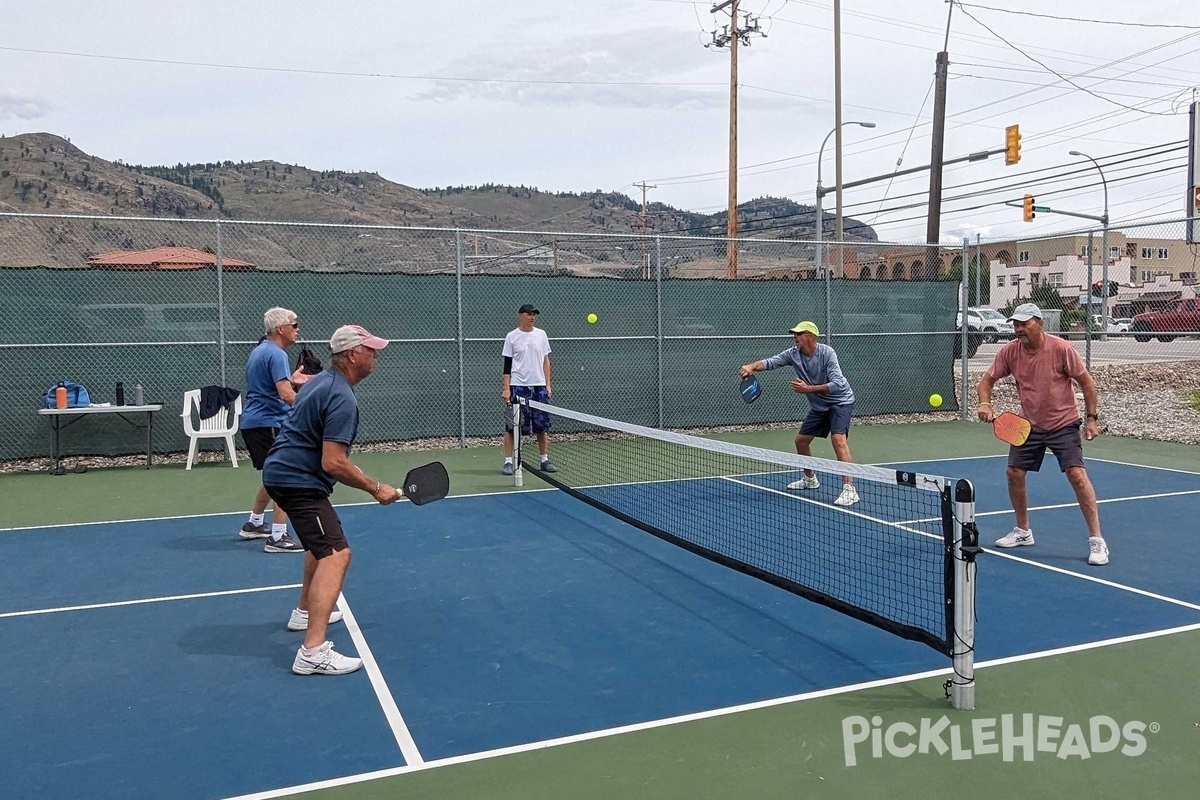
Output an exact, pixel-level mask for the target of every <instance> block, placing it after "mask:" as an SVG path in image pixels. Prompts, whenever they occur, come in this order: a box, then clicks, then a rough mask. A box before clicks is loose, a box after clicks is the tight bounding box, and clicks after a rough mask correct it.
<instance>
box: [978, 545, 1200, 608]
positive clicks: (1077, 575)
mask: <svg viewBox="0 0 1200 800" xmlns="http://www.w3.org/2000/svg"><path fill="white" fill-rule="evenodd" d="M983 552H985V553H987V554H988V555H992V556H997V557H999V558H1006V559H1008V560H1009V561H1016V562H1017V563H1018V564H1027V565H1029V566H1031V567H1037V568H1038V569H1044V570H1048V571H1050V572H1057V573H1058V574H1059V575H1069V576H1070V577H1072V578H1079V579H1080V580H1083V581H1091V582H1092V583H1097V584H1100V585H1101V586H1107V587H1108V588H1110V589H1120V590H1121V591H1125V592H1129V593H1130V594H1136V595H1141V596H1142V597H1149V598H1150V599H1152V600H1160V601H1162V602H1164V603H1170V604H1172V605H1176V606H1182V607H1184V608H1190V609H1192V610H1193V611H1200V605H1197V604H1195V603H1189V602H1187V601H1186V600H1177V599H1175V598H1174V597H1167V596H1166V595H1165V594H1157V593H1155V592H1148V591H1146V590H1145V589H1138V588H1137V587H1135V586H1129V585H1127V584H1124V583H1117V582H1115V581H1106V580H1104V579H1103V578H1097V577H1095V576H1093V575H1088V574H1086V573H1083V572H1073V571H1071V570H1069V569H1064V568H1063V567H1055V566H1053V565H1051V564H1044V563H1042V562H1041V561H1033V560H1031V559H1028V558H1021V557H1020V556H1015V555H1013V554H1012V553H1006V552H1004V551H1002V550H994V549H992V548H990V547H985V548H983Z"/></svg>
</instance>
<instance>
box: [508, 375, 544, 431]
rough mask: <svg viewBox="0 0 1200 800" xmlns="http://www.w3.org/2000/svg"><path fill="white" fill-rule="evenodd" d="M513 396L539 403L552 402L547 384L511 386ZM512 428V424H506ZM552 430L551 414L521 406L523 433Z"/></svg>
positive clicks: (509, 428)
mask: <svg viewBox="0 0 1200 800" xmlns="http://www.w3.org/2000/svg"><path fill="white" fill-rule="evenodd" d="M509 388H510V389H512V394H513V397H523V398H525V399H526V400H535V401H537V402H539V403H546V404H547V405H548V404H549V403H550V394H549V392H547V391H546V387H545V386H510V387H509ZM505 428H506V429H507V430H510V431H511V430H512V424H511V423H510V424H508V425H506V426H505ZM549 430H550V415H549V414H548V413H546V412H545V411H541V410H539V409H536V408H528V407H522V408H521V433H522V434H523V435H525V436H528V435H529V434H531V433H546V432H547V431H549Z"/></svg>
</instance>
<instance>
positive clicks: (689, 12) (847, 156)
mask: <svg viewBox="0 0 1200 800" xmlns="http://www.w3.org/2000/svg"><path fill="white" fill-rule="evenodd" d="M10 5H11V7H10V8H7V9H6V10H5V24H4V25H3V27H2V28H0V75H2V76H4V77H0V133H3V134H6V135H13V134H17V133H28V132H35V131H45V132H49V133H54V134H57V135H60V136H64V137H68V138H70V139H71V141H72V142H73V143H74V144H75V145H76V146H78V147H80V148H82V149H83V150H84V151H86V152H88V153H91V154H93V155H96V156H99V157H101V158H105V159H108V160H110V161H116V160H121V161H124V162H126V163H129V164H145V165H150V164H176V163H179V162H184V163H189V162H204V161H221V160H227V159H228V160H233V161H253V160H261V159H274V160H277V161H280V162H284V163H293V164H301V165H304V166H307V167H310V168H315V169H340V170H347V171H358V170H361V171H367V172H376V173H378V174H380V175H381V176H383V177H384V178H387V179H388V180H392V181H395V182H397V183H402V184H405V185H408V186H413V187H419V188H428V187H435V186H452V185H463V184H466V185H472V184H483V183H503V184H515V185H526V186H536V187H538V188H539V189H543V190H547V191H573V192H588V191H592V190H595V189H601V190H606V191H621V192H624V193H626V194H628V195H630V196H631V197H634V198H635V199H638V200H640V199H641V190H640V189H639V188H637V187H636V186H635V184H639V183H645V184H648V185H652V186H654V188H652V189H649V190H648V191H647V198H648V200H650V201H659V202H663V203H667V204H670V205H673V206H676V207H679V208H684V209H688V210H692V211H698V212H704V213H711V212H715V211H719V210H722V209H724V208H725V207H726V204H727V202H728V167H729V81H730V58H729V49H728V48H727V47H726V48H718V47H711V46H709V47H706V46H705V45H706V44H707V45H711V44H712V42H713V31H714V30H715V29H719V28H720V27H721V26H724V25H728V24H729V16H728V14H727V13H726V12H724V11H720V12H716V13H714V12H713V11H712V9H713V5H714V4H713V3H696V2H688V0H591V1H590V2H581V1H580V0H523V2H520V3H517V2H497V0H439V2H437V3H425V4H416V3H410V2H399V3H397V2H387V3H384V2H375V1H373V0H360V2H357V3H345V4H338V3H328V2H311V1H310V0H250V1H249V2H247V1H246V0H240V2H231V1H230V0H208V2H205V3H202V4H201V3H187V4H184V3H178V2H168V3H163V2H146V1H145V0H123V1H122V2H121V3H95V2H78V1H77V0H60V2H58V3H55V17H56V19H57V21H56V22H53V23H51V21H50V20H49V19H48V17H47V16H46V14H45V12H44V9H43V8H42V7H41V6H40V5H39V4H36V3H21V4H10ZM989 6H992V7H991V8H989ZM1187 7H1188V6H1187V4H1186V3H1180V2H1179V0H1170V2H1168V1H1167V0H1142V2H1139V3H1136V4H1132V5H1131V4H1129V3H1127V2H1115V0H1057V2H1055V3H1046V2H1034V1H1033V0H1006V2H1004V3H998V2H995V0H980V3H979V4H978V5H975V4H973V3H962V4H956V5H955V6H954V8H953V11H951V6H950V5H948V4H947V3H946V2H943V0H844V2H842V3H841V17H840V22H841V24H840V27H841V65H842V68H841V79H842V80H841V83H842V119H843V121H844V123H851V122H856V121H868V122H874V123H875V124H876V127H875V128H873V129H865V128H861V127H857V126H854V125H849V124H846V125H844V127H843V140H844V144H843V159H842V179H843V182H847V183H848V182H851V181H855V180H861V179H864V178H871V177H877V176H885V175H888V174H889V173H891V172H893V171H894V170H896V169H897V164H898V163H899V164H900V167H899V168H901V169H906V168H911V167H920V166H923V165H927V164H929V162H930V145H931V137H930V131H931V125H930V121H931V119H932V115H933V105H934V103H933V93H932V91H931V89H932V86H933V74H934V64H935V58H936V54H937V52H938V51H939V50H942V49H943V47H945V48H946V50H947V52H948V53H949V58H950V80H949V83H948V89H947V104H946V108H947V124H946V136H945V157H946V158H947V159H950V158H955V157H960V156H965V155H968V154H970V153H973V152H978V151H981V150H987V149H995V148H999V147H1003V145H1004V137H1005V127H1006V126H1008V125H1014V124H1016V125H1019V126H1020V129H1021V134H1022V159H1021V162H1020V164H1018V165H1015V166H1009V167H1006V166H1005V165H1004V158H1003V155H999V156H992V157H991V158H990V159H989V160H987V161H980V162H974V163H969V164H960V165H954V166H950V167H947V168H946V170H945V174H944V183H945V187H946V188H945V190H944V193H943V194H944V198H945V199H944V202H943V219H942V225H941V238H942V240H943V241H955V240H961V238H962V237H964V236H967V237H970V238H972V239H974V238H975V236H976V235H981V236H983V237H984V238H985V239H987V238H993V239H994V238H1000V237H1030V236H1038V235H1048V234H1051V233H1053V232H1055V231H1060V230H1065V229H1074V228H1079V227H1080V226H1085V225H1089V224H1090V223H1088V222H1086V221H1085V220H1082V219H1077V218H1072V217H1069V216H1065V215H1057V214H1048V213H1040V214H1039V215H1038V218H1037V219H1036V220H1035V221H1034V222H1032V223H1025V222H1023V221H1022V219H1021V209H1020V208H1013V207H1007V206H1005V205H1004V203H1005V202H1006V201H1007V202H1019V201H1020V199H1021V197H1022V195H1023V194H1025V193H1031V194H1034V195H1035V197H1038V200H1037V202H1038V204H1039V205H1050V206H1051V207H1053V208H1060V209H1063V210H1070V211H1075V212H1077V213H1085V214H1092V215H1099V214H1100V213H1101V212H1102V210H1103V204H1104V199H1103V188H1102V186H1101V185H1099V180H1098V172H1097V170H1096V168H1095V167H1094V166H1092V165H1091V162H1088V161H1086V160H1084V159H1081V158H1078V157H1074V156H1070V155H1069V152H1070V151H1071V150H1078V151H1081V152H1084V153H1087V154H1088V155H1089V156H1091V157H1092V158H1095V159H1096V160H1097V161H1098V162H1099V164H1100V166H1101V169H1103V170H1104V174H1105V177H1106V179H1107V181H1108V196H1109V201H1108V202H1109V210H1110V217H1111V219H1112V222H1113V224H1114V225H1118V224H1121V223H1123V222H1130V221H1133V220H1145V219H1178V218H1181V217H1182V216H1183V214H1184V207H1185V195H1186V187H1187V176H1186V163H1187V160H1186V150H1185V149H1184V147H1183V142H1184V141H1185V140H1186V139H1187V138H1188V135H1189V123H1188V108H1189V106H1190V104H1191V103H1192V102H1193V100H1194V99H1196V97H1195V93H1194V91H1193V87H1196V86H1200V15H1198V14H1195V13H1188V12H1187V11H1186V9H1187ZM998 8H1005V9H1011V10H1017V11H1024V12H1028V13H1029V14H1043V15H1055V16H1059V17H1072V18H1076V19H1075V20H1060V19H1049V18H1046V17H1037V16H1028V15H1024V14H1011V13H1003V12H1002V11H998V10H995V9H998ZM745 13H749V14H751V15H752V17H753V18H755V19H757V24H758V27H759V29H760V31H761V34H765V36H764V35H761V34H751V35H750V46H749V47H745V46H741V47H739V48H738V85H739V89H738V106H739V110H738V164H739V169H738V182H737V185H738V199H739V201H742V202H745V201H748V200H751V199H752V198H755V197H762V196H774V197H788V198H791V199H793V200H795V201H797V202H800V203H812V202H813V198H814V192H815V187H816V181H817V153H818V151H819V150H820V148H821V144H822V141H823V140H824V139H825V137H826V135H827V134H829V133H830V131H831V130H832V129H833V127H834V121H835V106H834V83H835V81H834V77H835V70H834V36H833V23H834V10H833V2H832V0H739V25H741V26H744V25H745V20H744V18H742V15H743V14H745ZM1082 20H1099V21H1109V22H1119V23H1123V24H1121V25H1114V24H1096V23H1092V22H1085V21H1082ZM948 22H949V36H948V39H947V23H948ZM1189 26H1190V27H1189ZM1172 143H1174V145H1173V147H1172V146H1170V145H1172ZM1158 145H1163V147H1161V148H1158V147H1156V146H1158ZM834 156H835V139H834V138H833V137H830V138H829V140H828V144H827V145H826V146H825V149H824V160H823V161H822V162H821V163H822V171H821V179H822V181H823V184H824V185H825V186H826V187H832V186H833V185H834V184H835V180H836V169H835V158H834ZM928 181H929V178H928V173H927V172H921V173H917V174H915V175H910V176H904V177H898V178H895V179H893V180H883V181H879V182H876V183H872V184H869V185H867V186H864V187H861V188H859V189H848V190H846V191H845V192H844V199H843V203H844V205H843V208H844V213H845V214H846V215H847V216H854V217H856V218H858V219H861V220H863V221H866V222H868V223H870V224H872V225H873V226H874V227H875V228H876V230H877V232H878V233H879V236H880V238H881V239H884V240H889V241H903V242H913V241H924V238H925V231H926V222H925V207H924V204H925V201H926V194H925V193H926V191H927V189H928ZM1051 193H1052V194H1051ZM834 204H835V198H834V195H833V194H830V195H828V196H827V197H826V198H825V208H826V209H828V210H832V209H833V207H834ZM909 206H911V207H909Z"/></svg>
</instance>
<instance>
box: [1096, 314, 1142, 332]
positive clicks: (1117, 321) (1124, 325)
mask: <svg viewBox="0 0 1200 800" xmlns="http://www.w3.org/2000/svg"><path fill="white" fill-rule="evenodd" d="M1132 325H1133V320H1132V319H1130V318H1128V317H1117V318H1113V317H1109V318H1108V324H1106V325H1105V324H1102V323H1101V322H1100V315H1099V314H1092V330H1094V331H1101V330H1102V331H1105V332H1106V333H1124V332H1125V331H1127V330H1129V329H1130V327H1131V326H1132Z"/></svg>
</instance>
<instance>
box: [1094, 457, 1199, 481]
mask: <svg viewBox="0 0 1200 800" xmlns="http://www.w3.org/2000/svg"><path fill="white" fill-rule="evenodd" d="M1084 461H1100V462H1102V463H1105V464H1118V465H1120V466H1123V467H1145V468H1146V469H1156V470H1159V471H1160V472H1178V473H1180V474H1182V475H1195V476H1197V477H1200V472H1193V471H1191V470H1187V469H1176V468H1175V467H1156V466H1154V465H1153V464H1138V463H1136V462H1133V461H1117V460H1116V459H1113V458H1089V457H1088V456H1084Z"/></svg>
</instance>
